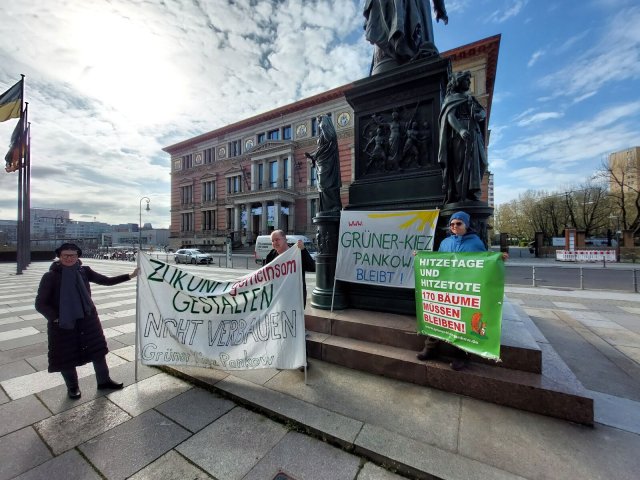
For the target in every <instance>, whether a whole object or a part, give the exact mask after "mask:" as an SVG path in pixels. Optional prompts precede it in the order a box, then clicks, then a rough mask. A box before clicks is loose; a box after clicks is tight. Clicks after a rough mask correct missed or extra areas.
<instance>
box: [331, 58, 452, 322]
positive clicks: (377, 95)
mask: <svg viewBox="0 0 640 480" xmlns="http://www.w3.org/2000/svg"><path fill="white" fill-rule="evenodd" d="M450 68H451V67H450V62H449V60H448V59H444V58H441V57H439V56H436V57H431V58H428V59H424V60H421V61H416V62H413V63H408V64H405V65H403V66H401V67H398V68H393V69H390V70H389V71H385V72H383V73H379V74H377V75H373V76H371V77H368V78H365V79H362V80H359V81H357V82H355V84H354V86H353V88H352V89H350V90H349V91H348V92H347V93H346V94H345V95H346V98H347V101H348V102H349V104H350V105H351V106H352V107H353V110H354V143H355V145H354V147H355V148H354V150H355V160H354V170H355V178H354V181H353V182H352V184H351V185H350V186H349V203H348V205H347V206H346V207H345V210H432V209H436V208H440V206H441V205H442V203H443V201H444V194H443V192H442V171H441V169H440V166H439V165H438V149H437V146H438V131H439V130H438V116H439V114H440V107H441V104H442V98H443V97H444V93H445V90H446V85H447V81H448V74H449V71H450ZM338 283H339V284H340V283H342V282H338ZM343 287H344V292H345V295H346V297H347V301H348V305H349V307H350V308H361V309H367V310H378V311H385V312H393V313H399V314H408V315H415V298H414V290H413V288H389V287H378V286H373V285H360V284H356V283H343Z"/></svg>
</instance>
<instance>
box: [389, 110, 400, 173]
mask: <svg viewBox="0 0 640 480" xmlns="http://www.w3.org/2000/svg"><path fill="white" fill-rule="evenodd" d="M401 157H402V131H401V130H400V114H399V113H398V112H397V111H395V110H394V111H393V113H391V121H390V122H389V156H388V157H387V165H386V168H387V170H396V169H397V168H398V166H399V165H400V160H401Z"/></svg>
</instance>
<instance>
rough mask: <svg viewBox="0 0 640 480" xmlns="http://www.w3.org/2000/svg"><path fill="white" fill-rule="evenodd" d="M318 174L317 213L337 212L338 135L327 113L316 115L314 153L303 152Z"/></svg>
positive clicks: (338, 178) (340, 204) (340, 205)
mask: <svg viewBox="0 0 640 480" xmlns="http://www.w3.org/2000/svg"><path fill="white" fill-rule="evenodd" d="M304 154H305V156H306V157H307V158H308V159H309V160H311V163H312V165H313V166H314V167H315V168H316V172H317V174H318V192H320V206H319V209H318V213H323V212H337V211H339V210H341V209H342V201H341V200H340V187H341V186H342V181H341V179H340V158H339V156H338V136H337V134H336V129H335V127H334V126H333V123H332V122H331V118H330V117H328V116H327V115H320V116H319V117H318V148H317V150H316V151H315V153H309V152H304Z"/></svg>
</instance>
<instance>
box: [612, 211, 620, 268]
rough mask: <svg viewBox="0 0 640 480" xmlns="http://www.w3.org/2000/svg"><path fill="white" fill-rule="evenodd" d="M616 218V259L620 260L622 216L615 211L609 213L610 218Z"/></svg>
mask: <svg viewBox="0 0 640 480" xmlns="http://www.w3.org/2000/svg"><path fill="white" fill-rule="evenodd" d="M614 218H615V219H616V261H618V262H619V261H620V217H619V216H617V215H614V214H613V213H612V214H611V215H609V219H610V220H613V219H614Z"/></svg>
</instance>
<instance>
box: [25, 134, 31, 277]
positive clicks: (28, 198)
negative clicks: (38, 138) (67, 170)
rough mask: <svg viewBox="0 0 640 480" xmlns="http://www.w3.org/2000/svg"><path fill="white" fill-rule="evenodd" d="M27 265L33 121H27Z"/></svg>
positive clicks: (29, 240) (29, 248)
mask: <svg viewBox="0 0 640 480" xmlns="http://www.w3.org/2000/svg"><path fill="white" fill-rule="evenodd" d="M25 174H26V190H25V194H26V202H27V203H26V211H27V221H26V233H27V234H26V237H27V238H26V240H27V248H26V259H25V260H26V266H29V265H30V264H31V122H28V123H27V161H26V169H25Z"/></svg>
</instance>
